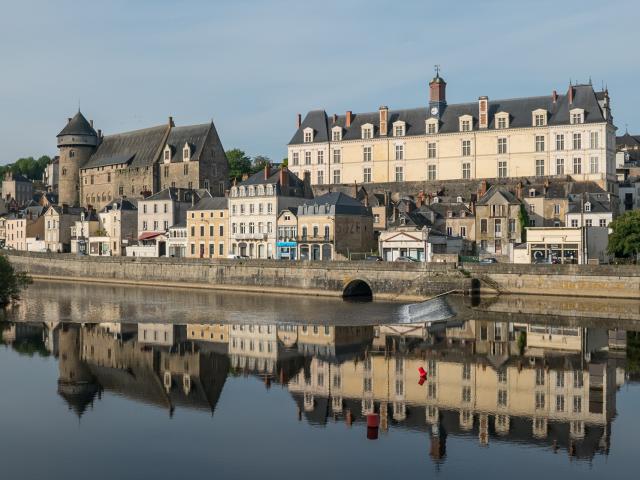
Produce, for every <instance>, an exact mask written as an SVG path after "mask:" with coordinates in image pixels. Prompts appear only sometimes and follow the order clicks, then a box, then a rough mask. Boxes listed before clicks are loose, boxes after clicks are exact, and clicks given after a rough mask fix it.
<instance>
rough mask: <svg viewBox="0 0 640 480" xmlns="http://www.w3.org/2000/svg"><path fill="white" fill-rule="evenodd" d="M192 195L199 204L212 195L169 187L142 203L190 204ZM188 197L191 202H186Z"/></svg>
mask: <svg viewBox="0 0 640 480" xmlns="http://www.w3.org/2000/svg"><path fill="white" fill-rule="evenodd" d="M191 194H193V195H194V197H195V199H196V202H199V201H200V199H201V198H204V197H207V196H209V197H210V196H211V194H210V193H209V192H208V191H207V190H205V189H196V190H189V189H187V188H177V187H169V188H165V189H164V190H160V191H159V192H158V193H154V194H153V195H151V196H149V197H147V198H145V199H142V200H140V201H141V202H146V201H154V200H173V201H175V202H190V201H191ZM187 196H188V197H189V200H184V198H186V197H187Z"/></svg>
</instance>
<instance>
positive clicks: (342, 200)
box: [298, 192, 371, 216]
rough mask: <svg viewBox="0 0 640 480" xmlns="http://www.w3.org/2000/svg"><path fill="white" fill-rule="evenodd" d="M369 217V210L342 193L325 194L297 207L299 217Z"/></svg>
mask: <svg viewBox="0 0 640 480" xmlns="http://www.w3.org/2000/svg"><path fill="white" fill-rule="evenodd" d="M327 214H331V215H370V214H371V210H370V209H369V208H367V207H365V206H364V205H362V204H361V203H360V202H359V201H358V200H356V199H355V198H353V197H350V196H348V195H345V194H344V193H342V192H330V193H325V194H324V195H321V196H319V197H316V198H314V199H313V200H307V201H305V202H304V204H302V205H300V206H298V216H300V215H327Z"/></svg>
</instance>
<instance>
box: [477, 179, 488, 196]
mask: <svg viewBox="0 0 640 480" xmlns="http://www.w3.org/2000/svg"><path fill="white" fill-rule="evenodd" d="M485 193H487V181H486V180H482V182H481V183H480V188H479V189H478V198H482V196H483V195H484V194H485Z"/></svg>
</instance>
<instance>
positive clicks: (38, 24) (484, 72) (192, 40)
mask: <svg viewBox="0 0 640 480" xmlns="http://www.w3.org/2000/svg"><path fill="white" fill-rule="evenodd" d="M0 11H1V12H2V13H1V14H0V132H2V133H1V134H0V164H4V163H10V162H13V161H15V160H16V159H17V158H20V157H23V156H34V157H38V156H40V155H44V154H46V155H54V154H55V153H56V143H55V142H56V139H55V136H56V135H57V133H58V132H59V131H60V130H61V129H62V128H63V127H64V125H65V123H66V119H67V117H70V116H73V114H74V113H75V112H76V111H77V110H78V106H79V105H80V108H81V109H82V112H83V113H84V114H85V116H86V117H87V118H88V119H93V120H94V122H95V127H96V128H100V129H102V131H103V132H104V133H105V134H106V135H108V134H111V133H118V132H123V131H128V130H135V129H139V128H146V127H150V126H154V125H159V124H163V123H166V122H167V118H168V116H170V115H171V116H173V117H174V121H175V122H176V125H188V124H197V123H204V122H208V121H210V120H213V121H214V122H215V125H216V128H217V129H218V133H219V134H220V138H221V140H222V144H223V146H224V148H225V149H227V150H229V149H231V148H240V149H242V150H244V151H245V152H246V153H247V154H248V155H251V156H255V155H266V156H268V157H270V158H272V159H273V160H275V161H280V160H281V159H282V158H283V157H285V156H286V153H287V151H286V145H287V143H288V142H289V140H290V139H291V137H292V136H293V134H294V132H295V119H296V114H297V113H302V114H303V115H304V114H305V113H306V112H307V111H309V110H313V109H324V110H326V111H327V113H328V114H330V115H331V114H333V113H344V112H345V111H346V110H352V111H354V112H359V111H367V112H369V111H375V110H377V108H378V107H379V106H380V105H387V106H389V108H391V109H394V108H413V107H419V106H423V105H426V104H427V102H428V82H429V80H430V79H431V78H432V77H433V74H434V68H433V67H434V65H435V64H439V65H440V66H441V72H442V73H441V75H442V76H443V77H444V78H445V79H446V81H447V101H448V102H449V103H457V102H470V101H476V100H477V98H478V97H479V96H481V95H487V96H489V99H491V98H494V99H497V98H513V97H522V96H537V95H546V94H549V95H551V92H552V91H553V90H554V89H556V90H558V92H559V93H564V92H566V90H567V88H568V85H569V81H570V80H572V81H574V82H576V81H578V82H581V83H586V82H588V81H589V79H590V78H591V80H592V82H593V85H594V87H596V88H598V89H599V88H601V86H602V85H603V84H604V85H607V86H608V88H609V93H610V95H611V101H612V108H613V115H614V122H615V124H616V125H617V127H618V129H619V132H621V133H624V131H625V128H626V126H627V125H628V129H629V131H630V133H639V134H640V118H638V108H637V106H638V105H639V102H640V88H638V87H637V82H638V78H640V63H638V62H637V61H636V53H635V52H636V46H637V45H636V43H637V41H636V38H637V37H636V34H635V32H636V28H637V25H638V20H640V2H639V1H638V0H608V1H602V0H598V1H593V0H562V1H557V0H555V1H548V0H535V1H532V0H529V1H520V0H506V1H502V0H481V1H480V0H469V1H467V0H455V1H453V0H451V1H444V2H443V1H442V0H437V1H433V0H415V1H413V0H395V1H390V0H387V1H378V0H342V1H334V0H324V1H323V2H308V1H303V0H269V1H267V0H227V1H218V0H203V1H199V0H193V1H189V0H183V1H177V0H174V1H165V0H109V1H104V0H102V1H90V0H84V1H72V0H56V1H55V2H54V1H51V0H20V1H16V0H0Z"/></svg>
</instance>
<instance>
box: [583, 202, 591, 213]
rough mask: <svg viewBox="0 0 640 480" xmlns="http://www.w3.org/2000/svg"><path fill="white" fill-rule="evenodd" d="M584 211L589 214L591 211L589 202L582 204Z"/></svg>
mask: <svg viewBox="0 0 640 480" xmlns="http://www.w3.org/2000/svg"><path fill="white" fill-rule="evenodd" d="M584 211H585V212H590V211H591V202H587V203H585V204H584Z"/></svg>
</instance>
